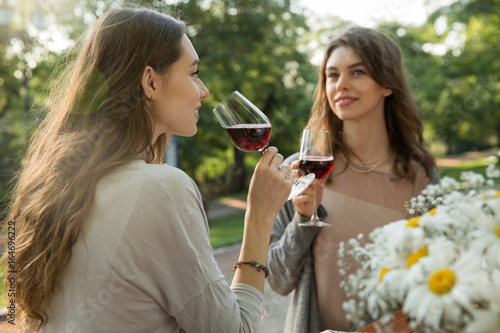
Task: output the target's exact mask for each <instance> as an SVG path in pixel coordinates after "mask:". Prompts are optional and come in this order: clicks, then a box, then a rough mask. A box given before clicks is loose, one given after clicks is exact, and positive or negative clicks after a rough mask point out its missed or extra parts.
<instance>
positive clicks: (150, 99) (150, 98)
mask: <svg viewBox="0 0 500 333" xmlns="http://www.w3.org/2000/svg"><path fill="white" fill-rule="evenodd" d="M146 99H147V100H148V101H150V102H154V100H155V97H154V95H151V97H146Z"/></svg>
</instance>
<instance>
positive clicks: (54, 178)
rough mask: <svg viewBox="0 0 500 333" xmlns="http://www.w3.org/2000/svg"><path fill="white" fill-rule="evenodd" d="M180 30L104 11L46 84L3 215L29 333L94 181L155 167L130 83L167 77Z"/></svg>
mask: <svg viewBox="0 0 500 333" xmlns="http://www.w3.org/2000/svg"><path fill="white" fill-rule="evenodd" d="M185 30H186V28H185V24H184V23H183V22H182V21H179V20H177V19H174V18H173V17H171V16H168V15H165V14H161V13H158V12H155V11H152V10H149V9H145V8H131V7H126V8H125V7H122V8H116V9H112V10H110V11H109V12H107V13H106V14H104V15H103V16H102V17H101V18H100V19H99V20H98V21H97V22H96V24H95V25H94V28H93V29H92V30H91V31H90V32H89V34H88V38H86V41H85V42H84V43H83V46H82V48H81V51H80V53H79V55H78V56H77V57H76V60H75V61H74V62H73V65H71V66H68V68H67V69H66V75H64V77H65V79H61V80H59V82H58V84H56V86H57V88H56V89H55V90H54V92H53V93H52V94H51V97H50V102H49V103H48V106H47V110H48V112H47V116H46V118H45V120H44V121H43V123H42V124H41V126H40V127H39V128H38V130H37V132H36V133H35V135H34V137H33V139H32V142H31V144H30V146H29V149H28V153H27V157H26V163H25V167H24V168H23V169H22V170H21V172H20V174H19V175H18V178H17V183H16V186H15V188H14V196H13V198H14V199H13V202H12V203H11V206H10V215H9V218H10V220H11V221H14V222H15V227H16V239H15V244H16V252H15V266H16V269H17V274H16V277H15V278H16V281H15V282H16V295H15V301H16V305H17V307H18V309H20V310H21V311H20V314H21V323H22V325H24V326H26V327H28V328H30V329H33V330H39V329H40V328H42V327H43V326H44V325H45V324H46V322H47V319H48V318H47V315H46V309H47V306H48V304H49V301H50V299H51V296H52V295H53V293H54V290H55V287H56V284H57V278H58V275H59V274H60V273H61V271H62V270H63V269H64V267H65V265H66V264H67V263H68V261H69V258H70V256H71V249H72V246H73V244H74V243H75V241H76V239H77V237H78V235H79V233H80V230H81V228H82V224H83V223H84V221H85V217H86V214H87V213H88V211H89V208H90V207H91V205H92V201H93V198H94V192H95V189H96V184H97V183H98V182H99V180H100V179H101V178H102V177H103V176H105V175H106V174H108V173H109V172H110V171H112V170H113V169H115V168H116V167H118V166H121V165H123V164H126V163H128V162H130V161H131V160H134V159H138V158H142V159H144V160H146V161H147V162H149V163H162V162H163V159H164V153H165V147H166V143H167V141H168V138H167V137H166V135H164V134H163V135H161V136H160V137H159V138H158V139H157V140H156V141H155V142H154V144H152V140H153V126H154V123H153V118H152V114H151V112H150V110H149V109H148V107H147V105H146V97H147V96H145V94H144V92H143V90H142V88H141V86H140V82H141V77H142V75H143V72H144V68H145V67H146V66H147V65H149V66H151V67H152V68H154V69H155V71H156V72H158V73H159V74H160V75H162V74H165V73H167V72H168V70H169V68H170V66H171V65H172V64H173V63H174V62H176V61H177V60H178V59H179V57H180V55H181V52H182V49H181V46H180V45H181V44H180V43H181V40H182V37H183V35H184V34H185ZM2 260H3V263H4V264H5V262H6V261H7V256H4V257H3V258H2Z"/></svg>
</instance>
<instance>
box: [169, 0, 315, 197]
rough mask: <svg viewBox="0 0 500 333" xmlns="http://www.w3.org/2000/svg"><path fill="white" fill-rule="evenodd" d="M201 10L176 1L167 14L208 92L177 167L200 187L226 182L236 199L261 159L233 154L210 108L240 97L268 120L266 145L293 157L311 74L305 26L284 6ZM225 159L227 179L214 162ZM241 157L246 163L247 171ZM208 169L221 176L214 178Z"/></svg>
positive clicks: (244, 3) (276, 2) (228, 5)
mask: <svg viewBox="0 0 500 333" xmlns="http://www.w3.org/2000/svg"><path fill="white" fill-rule="evenodd" d="M204 4H205V2H202V1H189V2H182V3H179V4H178V5H177V6H174V7H173V8H171V9H170V10H172V11H174V12H176V11H180V12H181V13H182V18H183V19H185V20H187V24H188V26H189V33H190V35H191V37H192V39H193V44H194V46H195V48H196V50H197V52H198V55H199V57H200V59H201V64H200V77H201V78H202V79H203V80H204V81H205V82H206V85H207V86H208V88H209V89H210V90H211V96H210V97H209V98H208V99H207V100H206V101H205V102H204V103H203V107H202V109H201V111H200V114H201V119H200V123H199V132H198V134H197V138H196V139H195V140H193V139H186V138H181V139H180V140H179V141H180V143H181V150H180V155H181V160H182V167H183V169H185V170H186V171H187V172H189V173H190V174H191V175H194V178H195V180H197V181H198V182H199V183H203V182H207V181H209V180H208V179H207V178H208V176H210V177H215V178H219V179H222V180H221V181H219V182H217V184H218V186H220V185H221V184H228V181H229V180H230V186H228V188H229V190H230V191H232V192H238V191H241V190H244V189H245V188H246V186H247V184H248V179H247V173H246V169H247V168H248V167H253V165H255V162H256V160H257V159H258V158H259V157H260V154H252V153H247V154H243V153H241V152H240V151H238V150H236V149H235V148H234V147H233V146H232V144H231V142H230V141H229V139H228V138H227V136H226V135H225V134H224V133H223V131H222V129H221V127H220V125H219V124H218V123H217V122H216V120H215V117H214V116H213V114H212V112H211V109H213V108H214V107H215V106H216V105H217V104H218V101H220V100H222V99H223V98H224V97H225V96H226V95H228V94H229V93H230V92H232V91H234V90H239V91H240V92H241V93H243V94H244V95H245V96H246V97H247V98H249V99H250V100H251V101H252V102H253V103H254V104H255V105H257V106H258V107H259V108H260V109H261V110H262V111H263V112H264V113H265V114H266V115H267V116H268V117H269V118H270V120H271V122H272V124H273V130H272V131H273V132H272V136H271V144H272V145H276V146H278V147H279V148H280V151H282V152H283V153H284V154H286V152H288V153H291V152H293V151H295V150H297V147H298V140H299V137H300V131H301V129H302V127H303V126H304V125H305V122H306V121H307V116H308V112H309V110H310V104H311V97H312V90H313V89H314V84H313V82H315V81H316V76H317V70H316V68H314V66H312V65H311V64H310V63H309V54H308V53H307V52H304V51H300V50H299V45H301V42H302V40H303V39H304V38H305V35H306V33H307V31H308V27H307V25H306V20H305V16H304V15H302V14H301V12H300V11H299V12H292V11H291V2H290V1H280V0H272V1H266V2H262V1H258V0H231V1H223V0H213V1H211V2H210V3H209V6H207V7H204ZM209 147H210V148H211V149H209ZM228 149H229V150H230V152H232V153H229V152H228ZM231 155H232V156H233V162H232V163H227V161H226V163H227V164H226V166H231V167H232V169H233V171H232V175H231V177H228V175H227V173H226V172H224V170H223V168H221V167H220V165H219V166H218V162H220V159H221V158H230V156H231ZM210 156H217V160H219V161H217V160H214V159H211V158H210ZM245 157H249V159H250V160H251V161H250V163H249V165H246V164H245ZM206 163H212V166H213V168H215V169H217V168H218V170H219V172H221V171H222V173H219V174H214V173H213V172H211V171H213V170H209V168H206ZM212 179H213V178H212Z"/></svg>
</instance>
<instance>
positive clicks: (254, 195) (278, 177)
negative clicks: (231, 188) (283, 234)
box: [247, 147, 296, 227]
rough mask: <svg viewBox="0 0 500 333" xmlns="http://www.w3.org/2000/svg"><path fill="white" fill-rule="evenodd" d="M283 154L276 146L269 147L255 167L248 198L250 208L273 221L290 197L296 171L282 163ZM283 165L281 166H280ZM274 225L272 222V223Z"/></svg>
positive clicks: (256, 213)
mask: <svg viewBox="0 0 500 333" xmlns="http://www.w3.org/2000/svg"><path fill="white" fill-rule="evenodd" d="M282 163H283V156H282V155H281V154H279V153H278V149H277V148H276V147H269V148H268V149H267V150H266V151H265V152H264V153H263V155H262V157H261V159H260V161H259V163H257V166H256V167H255V170H254V173H253V175H252V179H251V181H250V187H249V192H248V198H247V205H248V210H249V211H251V212H252V213H253V214H254V215H256V216H259V217H260V218H262V219H263V220H264V219H268V218H271V219H272V222H274V219H275V218H276V215H278V212H279V211H280V209H281V208H282V207H283V205H284V204H285V203H286V201H287V199H288V195H289V194H290V191H291V189H292V183H293V181H294V180H295V174H296V172H293V174H291V173H290V171H291V170H290V166H289V165H282V166H281V164H282ZM280 166H281V167H280ZM270 227H272V224H271V225H270Z"/></svg>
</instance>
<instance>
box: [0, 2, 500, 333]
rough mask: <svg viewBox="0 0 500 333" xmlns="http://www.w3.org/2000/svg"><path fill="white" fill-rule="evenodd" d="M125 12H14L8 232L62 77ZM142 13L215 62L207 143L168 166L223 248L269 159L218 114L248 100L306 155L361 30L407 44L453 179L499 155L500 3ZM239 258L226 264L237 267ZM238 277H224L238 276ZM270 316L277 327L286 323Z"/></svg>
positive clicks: (4, 165) (0, 66) (3, 37)
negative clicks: (322, 84) (332, 45)
mask: <svg viewBox="0 0 500 333" xmlns="http://www.w3.org/2000/svg"><path fill="white" fill-rule="evenodd" d="M122 3H124V2H123V1H111V0H102V1H97V0H45V1H37V0H0V220H1V219H3V218H4V217H5V215H4V214H5V213H6V210H5V208H6V205H7V204H8V202H9V200H10V191H11V189H12V186H13V185H14V182H15V180H14V178H13V176H14V174H15V172H16V170H18V169H19V168H20V166H22V164H23V162H24V160H23V158H24V154H25V150H26V145H27V143H28V142H29V139H30V137H31V136H32V134H33V133H34V131H35V129H36V127H37V125H38V124H39V123H40V121H41V119H43V117H44V114H45V113H44V112H45V111H44V110H43V106H44V104H45V102H46V99H47V97H48V94H49V92H50V90H51V87H52V84H51V82H52V78H56V77H57V76H58V74H59V73H60V72H61V71H62V70H63V69H64V67H65V66H66V62H67V61H68V60H70V59H72V57H74V55H75V50H74V49H73V47H74V46H75V45H78V44H77V42H78V39H79V38H80V36H81V35H82V34H83V33H84V31H85V29H86V28H87V27H88V26H89V25H91V24H92V23H93V22H94V21H95V20H96V18H97V17H99V16H100V15H101V14H102V13H103V12H105V11H106V10H107V9H109V8H111V7H114V6H117V5H120V4H122ZM136 3H139V2H136ZM140 4H143V5H147V6H149V7H151V8H156V9H159V10H161V11H165V12H167V13H174V14H175V15H176V16H178V17H180V18H181V19H183V20H185V21H186V23H187V25H188V32H189V35H190V37H191V38H192V42H193V45H194V47H195V48H196V50H197V52H198V55H199V57H200V59H201V64H200V66H199V69H200V74H199V76H200V78H201V79H202V80H203V81H204V82H205V84H206V86H207V87H208V89H209V90H210V92H211V94H210V97H209V98H207V99H206V100H205V101H203V103H202V108H201V109H200V112H199V113H200V116H201V117H200V121H199V126H198V134H197V135H196V136H195V137H193V138H175V140H174V141H173V142H172V143H171V145H170V146H169V148H168V150H167V156H168V161H167V162H168V163H170V164H173V165H175V166H177V167H179V168H181V169H182V170H184V171H185V172H186V173H187V174H188V175H189V176H191V177H192V178H193V179H194V180H195V181H196V183H197V184H198V186H199V187H200V190H201V192H202V195H203V197H204V199H205V201H206V204H207V205H206V207H207V211H208V216H209V222H210V232H211V242H212V245H213V247H214V248H224V247H225V246H228V245H230V244H234V243H238V242H239V241H241V233H242V229H243V214H244V208H245V201H244V198H245V194H246V190H247V187H248V182H249V177H250V176H251V173H252V170H253V168H254V166H255V164H256V162H257V161H258V159H259V157H260V154H259V153H246V154H244V153H241V152H240V151H238V150H236V149H235V148H234V147H233V146H232V144H231V142H230V140H229V139H228V138H227V136H226V134H225V133H224V131H223V130H222V128H221V127H220V125H219V124H218V122H217V120H216V119H215V117H214V115H213V113H212V109H213V108H214V107H215V106H216V105H217V104H218V102H219V101H220V100H222V99H223V98H224V97H225V96H226V95H227V94H229V93H230V92H232V91H233V90H239V91H240V92H242V93H243V94H244V95H245V96H247V97H248V98H249V99H250V100H251V101H253V102H254V104H256V105H257V106H258V107H259V108H260V109H261V110H262V111H263V112H264V113H266V115H267V116H268V117H269V119H270V120H271V122H272V124H273V128H272V135H271V144H272V145H274V146H277V147H278V148H279V149H280V152H281V153H282V154H283V155H284V156H288V155H290V154H292V153H294V152H296V151H297V150H298V146H299V139H300V133H301V131H302V128H303V127H304V126H305V124H306V122H307V118H308V114H309V110H310V108H311V106H312V102H313V96H314V89H315V87H316V82H317V78H318V69H319V68H318V65H319V64H320V63H321V60H322V52H323V49H324V47H325V46H326V44H327V43H328V41H329V40H330V39H332V38H333V37H335V36H336V35H338V34H339V33H340V32H341V31H343V30H345V29H346V28H347V27H349V26H352V25H363V26H368V27H373V28H377V29H379V30H380V31H382V32H384V33H386V34H388V35H389V36H390V37H391V38H393V39H394V40H395V41H396V42H397V43H398V44H399V45H400V48H401V51H402V54H403V58H404V64H405V67H406V69H407V76H408V79H409V81H410V83H411V86H412V89H413V91H414V95H415V98H416V100H417V103H418V105H419V106H420V109H421V111H422V115H423V118H424V124H425V132H424V135H425V139H426V141H427V145H428V147H429V148H430V150H431V151H432V153H433V154H434V155H435V156H436V157H437V158H439V160H440V161H445V160H446V159H445V158H448V157H450V156H457V155H459V156H460V158H459V159H453V160H452V161H455V163H454V164H453V165H448V168H447V167H446V165H444V164H441V165H440V172H441V173H442V175H451V176H458V174H459V172H460V171H463V170H474V171H479V172H482V171H483V170H484V168H485V166H486V164H487V158H486V157H484V156H485V155H484V154H480V155H477V154H474V153H471V151H485V150H486V151H490V152H493V153H494V152H495V151H496V150H497V147H498V145H499V142H500V112H498V107H499V105H500V57H499V54H500V34H499V33H498V32H499V30H498V29H499V27H500V1H499V0H455V1H453V0H440V1H429V0H406V1H405V0H400V1H398V0H390V1H379V0H377V1H368V2H367V1H366V0H365V1H351V2H349V4H345V3H344V1H339V0H330V1H328V0H325V1H318V0H196V1H195V0H191V1H186V0H184V1H174V0H164V1H159V0H154V1H141V2H140ZM347 7H349V8H347ZM342 13H343V15H342ZM465 152H467V153H465ZM477 157H482V158H479V159H478V158H477ZM228 207H229V208H230V209H232V211H231V210H229V213H228ZM219 211H220V212H222V213H221V214H218V213H217V212H219ZM223 212H226V213H223ZM230 249H231V248H230ZM232 249H233V250H232V251H233V252H234V251H237V247H236V248H232ZM235 249H236V250H235ZM217 251H218V250H216V255H219V256H220V255H221V253H222V252H217ZM227 252H229V253H231V252H230V251H227ZM234 256H235V254H232V257H231V258H230V259H228V260H223V261H222V262H223V263H226V261H227V263H229V264H230V263H232V261H231V260H233V261H234V258H233V257H234ZM228 267H229V266H228ZM228 267H224V266H223V265H221V269H222V270H223V271H224V272H225V271H226V270H227V271H229V274H230V267H229V268H228ZM228 276H230V275H228ZM228 279H230V277H228ZM0 293H1V292H0ZM266 295H267V294H266ZM266 297H268V298H269V297H271V298H272V299H271V302H268V299H266V302H267V304H271V305H273V306H274V308H271V309H268V314H271V313H278V312H279V311H277V310H276V309H278V308H282V307H283V308H284V309H286V306H282V304H281V299H275V298H273V297H275V296H274V295H273V294H271V296H266ZM0 303H1V302H0ZM0 305H4V304H0ZM270 310H271V311H270ZM0 312H1V311H0ZM269 317H270V319H269V320H268V321H269V322H271V321H272V319H273V318H275V317H273V316H269ZM280 323H281V321H278V324H280ZM277 331H278V330H276V332H277ZM267 332H271V330H268V331H267Z"/></svg>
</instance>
